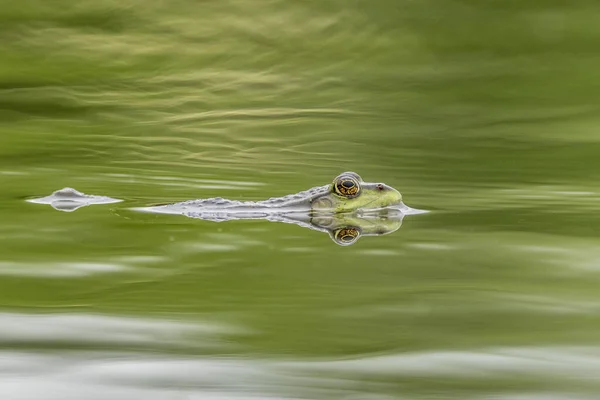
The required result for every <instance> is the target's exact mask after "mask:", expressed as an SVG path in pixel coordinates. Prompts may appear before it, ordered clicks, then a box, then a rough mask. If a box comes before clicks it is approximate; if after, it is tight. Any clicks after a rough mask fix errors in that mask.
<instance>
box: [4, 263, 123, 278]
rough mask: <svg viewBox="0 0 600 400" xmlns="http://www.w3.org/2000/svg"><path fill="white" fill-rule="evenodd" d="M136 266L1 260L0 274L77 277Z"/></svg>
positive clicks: (114, 271)
mask: <svg viewBox="0 0 600 400" xmlns="http://www.w3.org/2000/svg"><path fill="white" fill-rule="evenodd" d="M133 269H134V267H130V266H127V265H124V264H117V263H89V262H63V263H27V262H6V261H4V262H0V275H10V276H32V277H44V278H67V277H68V278H77V277H85V276H90V275H96V274H110V273H116V272H127V271H132V270H133Z"/></svg>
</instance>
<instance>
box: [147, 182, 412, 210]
mask: <svg viewBox="0 0 600 400" xmlns="http://www.w3.org/2000/svg"><path fill="white" fill-rule="evenodd" d="M385 208H396V209H399V210H401V211H403V212H404V213H405V214H412V213H414V212H415V211H417V210H413V209H411V208H410V207H407V206H406V205H405V204H404V203H403V202H402V195H401V194H400V192H398V191H397V190H396V189H394V188H392V187H391V186H388V185H386V184H383V183H368V182H364V181H363V180H362V179H361V177H360V176H359V175H358V174H357V173H355V172H344V173H342V174H340V175H338V176H337V177H336V178H335V179H334V180H333V182H332V183H331V184H329V185H324V186H317V187H314V188H312V189H308V190H305V191H303V192H299V193H296V194H290V195H287V196H283V197H273V198H270V199H268V200H262V201H238V200H227V199H223V198H220V197H215V198H210V199H198V200H188V201H183V202H179V203H173V204H166V205H158V206H153V207H142V208H137V210H138V211H145V212H151V213H160V214H180V215H185V216H188V217H193V218H200V219H206V220H212V221H221V220H223V221H227V220H231V219H246V218H264V217H266V216H269V215H277V214H290V213H313V214H314V213H328V214H339V213H351V212H358V211H368V210H379V209H385Z"/></svg>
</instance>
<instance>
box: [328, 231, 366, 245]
mask: <svg viewBox="0 0 600 400" xmlns="http://www.w3.org/2000/svg"><path fill="white" fill-rule="evenodd" d="M359 236H360V230H359V229H358V228H355V227H346V228H342V229H338V230H337V231H335V232H334V234H333V240H334V241H335V242H336V243H337V244H340V245H342V246H347V245H350V244H353V243H354V242H356V241H357V240H358V238H359Z"/></svg>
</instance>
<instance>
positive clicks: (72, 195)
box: [27, 187, 123, 212]
mask: <svg viewBox="0 0 600 400" xmlns="http://www.w3.org/2000/svg"><path fill="white" fill-rule="evenodd" d="M27 201H28V202H29V203H36V204H49V205H51V206H52V207H53V208H54V209H55V210H58V211H64V212H72V211H75V210H77V209H78V208H80V207H85V206H89V205H93V204H111V203H119V202H121V201H123V200H120V199H113V198H111V197H107V196H96V195H91V194H85V193H81V192H80V191H78V190H75V189H73V188H69V187H66V188H64V189H60V190H57V191H56V192H54V193H52V194H51V195H49V196H46V197H41V198H39V199H28V200H27Z"/></svg>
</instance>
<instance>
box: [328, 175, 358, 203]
mask: <svg viewBox="0 0 600 400" xmlns="http://www.w3.org/2000/svg"><path fill="white" fill-rule="evenodd" d="M333 188H334V190H335V193H336V194H338V195H340V196H344V197H348V198H352V197H356V196H358V195H359V194H360V183H359V182H358V181H357V180H356V178H354V177H353V176H349V175H346V176H344V175H341V176H339V177H338V178H336V180H335V182H334V183H333Z"/></svg>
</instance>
